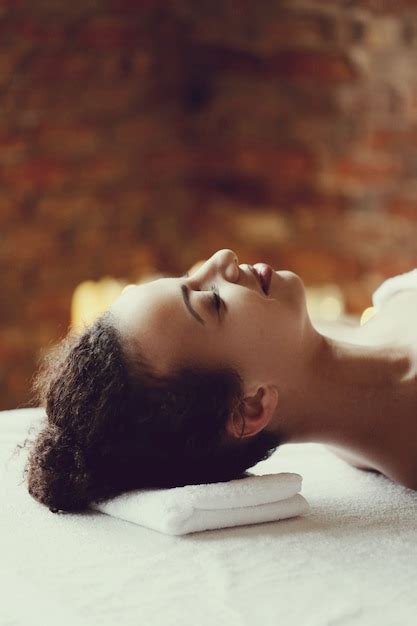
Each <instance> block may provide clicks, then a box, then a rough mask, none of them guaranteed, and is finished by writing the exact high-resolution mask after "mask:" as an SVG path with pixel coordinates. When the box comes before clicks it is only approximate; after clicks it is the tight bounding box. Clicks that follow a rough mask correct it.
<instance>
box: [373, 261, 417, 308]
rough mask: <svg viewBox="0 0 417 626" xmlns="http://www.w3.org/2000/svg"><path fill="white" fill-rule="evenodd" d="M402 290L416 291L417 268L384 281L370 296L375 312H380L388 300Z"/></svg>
mask: <svg viewBox="0 0 417 626" xmlns="http://www.w3.org/2000/svg"><path fill="white" fill-rule="evenodd" d="M404 289H417V268H416V269H413V270H411V271H410V272H404V274H397V275H396V276H391V277H390V278H387V279H386V280H384V282H383V283H382V284H381V285H380V286H379V287H378V289H376V290H375V291H374V293H373V294H372V304H373V305H374V307H375V310H376V311H377V312H378V311H380V309H381V307H382V305H383V304H384V302H385V301H386V300H388V298H390V297H391V296H392V295H393V294H394V293H397V292H398V291H403V290H404Z"/></svg>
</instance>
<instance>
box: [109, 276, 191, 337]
mask: <svg viewBox="0 0 417 626" xmlns="http://www.w3.org/2000/svg"><path fill="white" fill-rule="evenodd" d="M181 301H182V297H181V290H180V279H178V278H158V279H157V280H153V281H149V282H148V283H143V284H140V285H134V286H131V287H129V288H128V289H126V290H125V291H124V292H123V293H122V294H121V295H120V296H119V297H118V299H117V300H116V301H115V302H114V303H113V305H112V306H111V307H110V308H111V311H112V313H113V314H114V315H115V317H116V320H117V324H118V327H119V329H120V330H121V331H122V332H123V333H124V334H125V333H127V334H130V333H136V332H137V331H140V333H141V337H142V338H143V337H146V334H147V333H149V332H150V331H151V332H152V334H154V332H155V330H157V329H158V328H159V329H160V330H162V328H163V327H164V325H165V326H166V324H167V322H168V320H171V321H174V320H175V322H176V323H179V322H180V321H181V319H183V320H184V317H185V316H184V311H183V310H182V307H181V303H182V302H181ZM184 321H185V320H184Z"/></svg>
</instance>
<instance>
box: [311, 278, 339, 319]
mask: <svg viewBox="0 0 417 626" xmlns="http://www.w3.org/2000/svg"><path fill="white" fill-rule="evenodd" d="M305 293H306V304H307V311H308V314H309V316H310V317H311V319H313V320H314V319H317V320H318V319H320V320H323V319H324V320H336V319H338V318H339V317H340V316H341V315H343V313H344V310H345V301H344V297H343V292H342V291H341V289H340V288H339V287H338V286H337V285H334V284H333V283H329V284H328V285H322V286H321V287H306V290H305Z"/></svg>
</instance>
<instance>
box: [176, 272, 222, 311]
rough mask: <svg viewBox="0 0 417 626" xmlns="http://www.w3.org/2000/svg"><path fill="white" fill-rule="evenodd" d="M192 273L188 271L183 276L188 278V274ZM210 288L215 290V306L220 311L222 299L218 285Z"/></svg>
mask: <svg viewBox="0 0 417 626" xmlns="http://www.w3.org/2000/svg"><path fill="white" fill-rule="evenodd" d="M189 275H190V273H189V272H186V273H185V274H184V276H183V278H188V276H189ZM210 289H211V291H213V298H212V300H213V306H214V308H215V309H216V311H220V309H221V306H222V300H221V298H220V294H219V290H218V288H217V286H216V285H214V284H213V285H210Z"/></svg>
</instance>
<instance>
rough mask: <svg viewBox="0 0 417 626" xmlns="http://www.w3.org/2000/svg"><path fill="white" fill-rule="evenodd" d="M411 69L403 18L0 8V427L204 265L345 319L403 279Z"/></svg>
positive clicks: (124, 5)
mask: <svg viewBox="0 0 417 626" xmlns="http://www.w3.org/2000/svg"><path fill="white" fill-rule="evenodd" d="M416 68H417V2H413V1H405V0H397V1H395V2H392V1H391V2H387V1H384V0H374V1H372V0H363V1H350V2H347V1H342V0H333V2H328V1H321V2H319V1H310V2H307V1H301V0H300V1H297V0H292V1H289V2H278V1H275V0H268V2H253V1H245V0H234V1H232V0H221V1H219V0H199V1H198V2H196V1H195V0H171V1H167V0H161V1H158V0H146V1H145V0H142V1H140V0H136V1H134V0H71V2H68V1H67V0H0V182H1V184H0V268H1V271H0V289H1V302H2V304H1V309H0V320H1V327H0V390H1V393H0V408H1V409H8V408H17V407H23V406H25V405H27V403H28V401H29V397H30V384H31V380H32V376H33V373H34V371H35V370H36V367H37V363H38V359H39V357H40V355H41V354H42V353H43V351H45V350H48V348H50V347H51V346H52V345H53V344H54V343H55V342H56V341H58V340H59V339H60V338H61V337H63V336H64V335H65V334H66V332H67V330H68V328H69V327H70V325H71V324H73V325H76V324H78V323H79V322H80V320H82V319H84V320H88V319H90V318H93V317H94V315H96V314H98V312H99V311H100V310H101V309H102V308H103V306H108V305H109V304H110V303H111V301H112V299H114V298H115V297H117V295H118V294H119V293H120V290H121V288H122V287H123V286H124V285H126V284H129V283H132V282H140V281H142V280H149V279H152V277H156V276H160V275H178V274H179V273H182V272H184V271H186V270H187V269H189V268H191V267H193V266H195V264H196V263H197V264H198V263H199V262H201V261H203V260H204V259H206V258H208V257H209V256H211V255H212V254H213V253H214V252H215V251H216V250H218V249H219V248H226V247H227V248H232V249H233V250H235V252H236V253H237V254H238V256H239V262H240V263H245V262H247V263H255V262H257V261H264V262H266V263H269V264H270V265H272V267H273V268H275V269H291V270H292V271H294V272H296V273H297V274H299V275H300V276H301V278H302V279H303V281H304V283H305V285H306V288H307V296H308V301H307V302H308V306H309V307H310V311H311V313H312V314H314V315H317V316H322V317H327V318H328V319H337V318H338V317H341V318H343V317H344V318H346V319H352V320H355V319H356V320H358V319H360V316H361V315H362V314H363V312H364V310H365V309H366V308H367V307H369V306H370V305H371V300H370V298H371V294H372V291H373V290H374V289H375V288H376V287H377V286H378V285H379V284H380V283H381V282H382V280H384V279H385V278H387V277H389V276H391V275H394V274H398V273H401V272H405V271H409V270H410V269H412V268H414V267H417V195H416V192H417V72H416Z"/></svg>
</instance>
